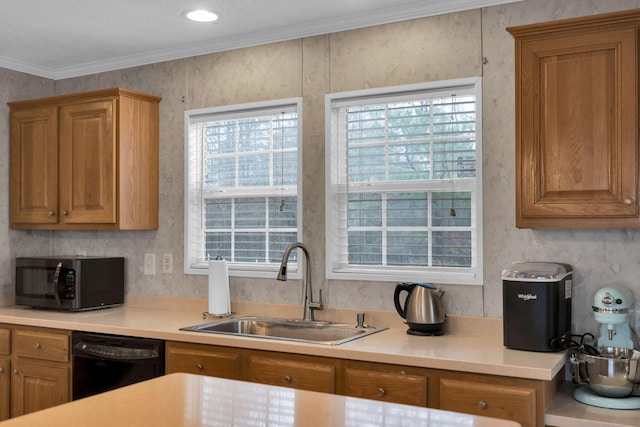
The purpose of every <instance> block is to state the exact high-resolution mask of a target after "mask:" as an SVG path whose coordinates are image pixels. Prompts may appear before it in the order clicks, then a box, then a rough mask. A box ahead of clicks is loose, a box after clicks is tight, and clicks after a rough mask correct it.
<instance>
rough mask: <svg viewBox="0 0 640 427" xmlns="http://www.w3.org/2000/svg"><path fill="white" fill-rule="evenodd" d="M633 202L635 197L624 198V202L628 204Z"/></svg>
mask: <svg viewBox="0 0 640 427" xmlns="http://www.w3.org/2000/svg"><path fill="white" fill-rule="evenodd" d="M632 203H633V199H624V204H625V205H627V206H631V204H632Z"/></svg>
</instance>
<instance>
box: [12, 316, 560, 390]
mask: <svg viewBox="0 0 640 427" xmlns="http://www.w3.org/2000/svg"><path fill="white" fill-rule="evenodd" d="M252 314H256V313H252ZM206 322H208V321H207V320H203V319H202V312H201V311H198V310H159V309H152V308H139V307H131V306H128V305H125V306H122V307H115V308H108V309H103V310H95V311H88V312H78V313H68V312H58V311H47V310H34V309H31V308H28V307H19V306H10V307H0V323H9V324H19V325H26V326H38V327H48V328H56V329H65V330H79V331H86V332H98V333H107V334H118V335H129V336H140V337H149V338H158V339H164V340H173V341H183V342H192V343H202V344H213V345H222V346H228V347H242V348H249V349H254V350H268V351H278V352H287V353H298V354H311V355H315V356H326V357H333V358H341V359H353V360H362V361H370V362H381V363H394V364H401V365H407V366H416V367H424V368H433V369H446V370H455V371H462V372H471V373H481V374H491V375H501V376H510V377H517V378H528V379H537V380H547V381H550V380H552V379H553V378H554V377H555V376H556V374H557V373H558V372H560V371H561V370H562V368H563V367H564V364H565V355H564V353H535V352H526V351H517V350H510V349H506V348H504V346H503V343H502V337H501V335H480V334H475V333H472V334H467V333H462V332H458V333H448V334H445V335H443V336H437V337H418V336H413V335H408V334H407V333H406V329H401V328H395V327H393V328H389V329H387V330H385V331H381V332H378V333H375V334H372V335H369V336H367V337H364V338H360V339H357V340H354V341H350V342H347V343H344V344H341V345H337V346H329V345H323V344H307V343H300V342H291V341H282V340H273V339H264V338H249V337H235V336H229V335H220V334H207V333H201V332H185V331H180V330H179V328H181V327H185V326H192V325H197V324H201V323H206ZM376 326H378V325H377V324H376ZM380 326H385V325H380Z"/></svg>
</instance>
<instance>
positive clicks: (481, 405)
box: [478, 400, 487, 409]
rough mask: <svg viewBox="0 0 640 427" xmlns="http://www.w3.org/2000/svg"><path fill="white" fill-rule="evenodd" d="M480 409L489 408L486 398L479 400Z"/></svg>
mask: <svg viewBox="0 0 640 427" xmlns="http://www.w3.org/2000/svg"><path fill="white" fill-rule="evenodd" d="M478 409H487V402H485V401H484V400H480V401H478Z"/></svg>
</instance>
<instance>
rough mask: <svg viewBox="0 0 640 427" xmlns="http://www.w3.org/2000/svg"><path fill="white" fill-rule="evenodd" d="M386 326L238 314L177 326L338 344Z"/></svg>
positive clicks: (372, 332)
mask: <svg viewBox="0 0 640 427" xmlns="http://www.w3.org/2000/svg"><path fill="white" fill-rule="evenodd" d="M385 329H387V328H374V327H371V326H366V327H362V328H359V327H357V326H354V325H347V324H344V323H332V322H323V321H314V322H307V321H303V320H296V319H278V318H273V317H238V318H235V319H226V320H220V321H217V322H212V323H204V324H201V325H195V326H188V327H186V328H180V330H181V331H192V332H206V333H211V334H226V335H236V336H243V337H254V338H270V339H278V340H288V341H301V342H307V343H313V344H327V345H338V344H342V343H345V342H348V341H352V340H355V339H358V338H362V337H366V336H367V335H371V334H374V333H376V332H380V331H383V330H385Z"/></svg>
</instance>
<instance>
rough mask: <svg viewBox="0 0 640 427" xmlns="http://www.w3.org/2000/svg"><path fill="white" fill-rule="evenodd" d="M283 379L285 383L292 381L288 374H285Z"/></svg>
mask: <svg viewBox="0 0 640 427" xmlns="http://www.w3.org/2000/svg"><path fill="white" fill-rule="evenodd" d="M283 380H284V382H285V383H287V384H291V381H293V378H291V377H290V376H289V375H285V376H284V378H283Z"/></svg>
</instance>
